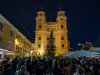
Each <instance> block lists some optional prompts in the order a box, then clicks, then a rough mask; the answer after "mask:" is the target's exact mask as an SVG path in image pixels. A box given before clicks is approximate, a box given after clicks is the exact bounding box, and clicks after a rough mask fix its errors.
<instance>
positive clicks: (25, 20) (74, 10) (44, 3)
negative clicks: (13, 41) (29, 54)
mask: <svg viewBox="0 0 100 75" xmlns="http://www.w3.org/2000/svg"><path fill="white" fill-rule="evenodd" d="M41 7H43V9H44V10H45V12H46V17H47V21H55V20H56V15H57V11H58V10H59V7H61V8H62V10H64V11H65V12H66V16H67V17H68V30H69V32H68V35H69V40H70V43H71V47H74V48H75V47H76V46H77V44H78V43H83V42H85V41H90V42H93V43H95V41H97V39H98V38H99V37H100V0H0V13H1V14H2V15H3V16H5V17H6V18H7V19H8V20H9V21H10V22H11V23H12V24H13V25H15V26H16V27H17V28H18V29H19V30H20V31H21V32H22V33H23V34H24V35H25V36H26V37H27V38H28V39H29V40H30V41H32V40H33V39H34V31H35V17H36V12H37V11H39V10H40V8H41Z"/></svg>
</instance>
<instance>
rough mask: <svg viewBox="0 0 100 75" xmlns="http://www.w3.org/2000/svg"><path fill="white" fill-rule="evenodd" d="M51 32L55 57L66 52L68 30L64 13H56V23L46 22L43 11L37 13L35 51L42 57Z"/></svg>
mask: <svg viewBox="0 0 100 75" xmlns="http://www.w3.org/2000/svg"><path fill="white" fill-rule="evenodd" d="M51 31H53V36H54V45H55V47H56V53H55V54H56V55H60V54H62V53H65V52H68V51H69V50H68V47H69V45H68V30H67V17H66V16H65V11H58V12H57V18H56V22H47V21H46V14H45V12H44V11H39V12H37V16H36V31H35V51H36V52H37V54H41V55H43V54H44V52H45V48H46V45H47V42H48V39H49V36H50V33H51Z"/></svg>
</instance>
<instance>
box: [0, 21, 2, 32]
mask: <svg viewBox="0 0 100 75" xmlns="http://www.w3.org/2000/svg"><path fill="white" fill-rule="evenodd" d="M2 29H3V24H2V23H1V22H0V31H2Z"/></svg>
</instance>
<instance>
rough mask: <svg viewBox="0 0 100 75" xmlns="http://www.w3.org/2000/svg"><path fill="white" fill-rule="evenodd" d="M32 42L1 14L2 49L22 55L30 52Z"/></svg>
mask: <svg viewBox="0 0 100 75" xmlns="http://www.w3.org/2000/svg"><path fill="white" fill-rule="evenodd" d="M30 48H31V42H30V41H29V40H28V39H27V38H26V37H25V36H24V35H23V34H22V33H21V32H20V31H19V30H18V29H17V28H16V27H14V25H12V24H11V23H10V22H9V21H8V20H7V19H6V18H5V17H4V16H2V15H1V14H0V49H6V50H9V51H12V52H14V53H15V54H16V55H18V56H20V57H24V56H28V55H29V54H30Z"/></svg>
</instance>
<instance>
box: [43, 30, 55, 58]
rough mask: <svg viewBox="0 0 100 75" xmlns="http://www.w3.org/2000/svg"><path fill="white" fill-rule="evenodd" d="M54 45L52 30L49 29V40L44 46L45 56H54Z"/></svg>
mask: <svg viewBox="0 0 100 75" xmlns="http://www.w3.org/2000/svg"><path fill="white" fill-rule="evenodd" d="M55 48H56V47H55V45H54V38H53V32H52V31H51V33H50V37H49V41H48V42H47V46H46V54H45V55H46V56H47V57H50V58H53V57H54V56H55V50H56V49H55Z"/></svg>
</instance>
